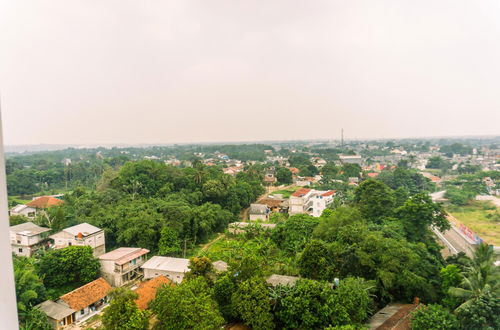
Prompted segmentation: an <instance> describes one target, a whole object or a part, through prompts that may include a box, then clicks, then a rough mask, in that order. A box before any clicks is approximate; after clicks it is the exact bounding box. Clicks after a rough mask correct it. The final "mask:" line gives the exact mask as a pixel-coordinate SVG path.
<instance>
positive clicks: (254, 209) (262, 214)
mask: <svg viewBox="0 0 500 330" xmlns="http://www.w3.org/2000/svg"><path fill="white" fill-rule="evenodd" d="M269 212H270V211H269V208H268V207H267V205H264V204H250V209H249V211H248V215H249V218H250V221H257V220H262V221H266V220H267V219H269Z"/></svg>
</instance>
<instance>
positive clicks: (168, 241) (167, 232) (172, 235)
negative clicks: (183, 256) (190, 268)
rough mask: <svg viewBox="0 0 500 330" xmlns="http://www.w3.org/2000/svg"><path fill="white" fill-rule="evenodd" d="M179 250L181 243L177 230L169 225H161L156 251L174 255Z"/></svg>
mask: <svg viewBox="0 0 500 330" xmlns="http://www.w3.org/2000/svg"><path fill="white" fill-rule="evenodd" d="M179 252H181V243H180V240H179V236H178V234H177V232H176V231H175V230H174V229H173V228H171V227H169V226H165V227H163V229H162V230H161V232H160V241H159V242H158V253H159V254H161V255H164V256H175V255H177V254H178V253H179Z"/></svg>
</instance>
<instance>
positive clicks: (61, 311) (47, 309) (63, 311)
mask: <svg viewBox="0 0 500 330" xmlns="http://www.w3.org/2000/svg"><path fill="white" fill-rule="evenodd" d="M35 308H38V309H40V310H41V311H43V312H44V313H45V314H47V316H48V317H50V318H52V319H54V320H62V319H64V318H65V317H66V316H69V315H71V314H73V313H74V312H76V311H75V310H74V309H71V308H68V307H66V306H64V305H63V304H58V303H56V302H53V301H52V300H46V301H44V302H43V303H41V304H38V305H36V306H35Z"/></svg>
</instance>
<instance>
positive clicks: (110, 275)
mask: <svg viewBox="0 0 500 330" xmlns="http://www.w3.org/2000/svg"><path fill="white" fill-rule="evenodd" d="M148 253H149V250H146V249H141V248H130V247H121V248H118V249H116V250H113V251H110V252H108V253H105V254H102V255H100V256H99V262H100V263H101V276H102V277H104V278H105V279H106V280H107V281H108V282H109V283H110V284H111V285H112V286H115V287H119V286H122V285H124V284H126V283H127V282H129V281H131V280H133V279H136V278H137V277H138V276H140V275H141V274H142V269H141V268H140V267H141V266H142V265H143V264H144V262H145V261H146V255H147V254H148Z"/></svg>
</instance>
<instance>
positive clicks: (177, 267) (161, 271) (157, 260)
mask: <svg viewBox="0 0 500 330" xmlns="http://www.w3.org/2000/svg"><path fill="white" fill-rule="evenodd" d="M188 266H189V259H183V258H172V257H160V256H154V257H152V258H151V259H149V260H148V261H146V262H145V263H144V264H143V265H142V266H141V268H142V269H143V270H144V279H150V278H154V277H156V276H160V275H163V276H165V277H167V278H168V279H169V280H171V281H172V282H175V283H180V282H182V280H183V279H184V275H185V274H186V273H187V272H188V271H189V267H188Z"/></svg>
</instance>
